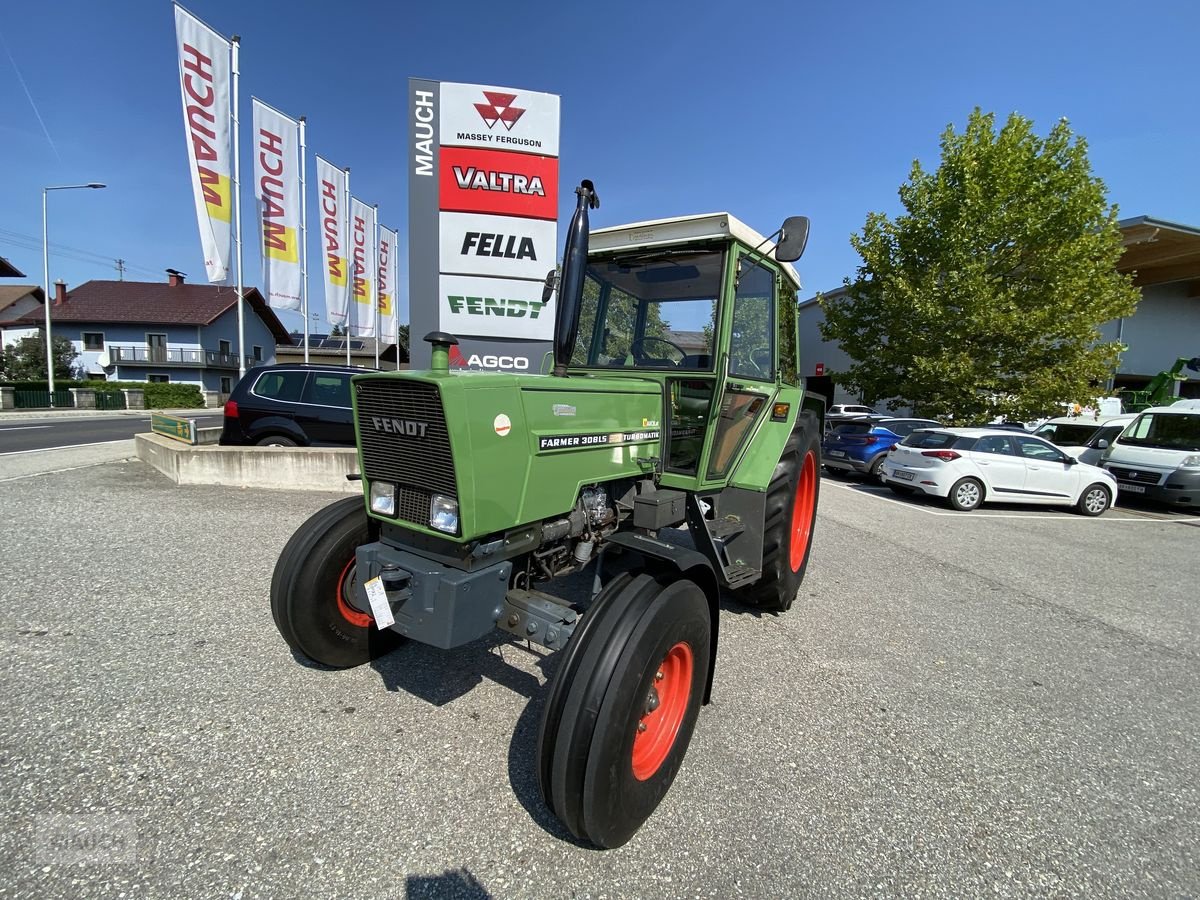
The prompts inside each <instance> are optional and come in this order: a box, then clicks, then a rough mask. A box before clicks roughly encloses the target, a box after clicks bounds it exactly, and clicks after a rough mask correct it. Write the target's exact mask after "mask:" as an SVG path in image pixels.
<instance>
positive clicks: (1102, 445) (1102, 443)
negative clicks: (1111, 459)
mask: <svg viewBox="0 0 1200 900" xmlns="http://www.w3.org/2000/svg"><path fill="white" fill-rule="evenodd" d="M1096 449H1097V450H1107V449H1108V441H1106V440H1099V441H1097V442H1096Z"/></svg>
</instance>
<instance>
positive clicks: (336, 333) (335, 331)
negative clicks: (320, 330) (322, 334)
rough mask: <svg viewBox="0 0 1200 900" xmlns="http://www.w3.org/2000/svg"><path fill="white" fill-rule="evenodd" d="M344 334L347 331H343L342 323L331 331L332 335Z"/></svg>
mask: <svg viewBox="0 0 1200 900" xmlns="http://www.w3.org/2000/svg"><path fill="white" fill-rule="evenodd" d="M343 334H345V332H344V331H342V326H341V325H334V326H333V330H332V331H330V332H329V336H330V337H341V336H342V335H343Z"/></svg>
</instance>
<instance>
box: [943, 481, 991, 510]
mask: <svg viewBox="0 0 1200 900" xmlns="http://www.w3.org/2000/svg"><path fill="white" fill-rule="evenodd" d="M946 502H947V503H949V504H950V506H951V507H953V508H954V509H957V510H958V511H960V512H970V511H971V510H973V509H978V508H979V504H981V503H982V502H983V483H982V482H980V481H979V479H977V478H960V479H959V480H958V481H956V482H954V487H952V488H950V493H949V494H948V495H947V497H946Z"/></svg>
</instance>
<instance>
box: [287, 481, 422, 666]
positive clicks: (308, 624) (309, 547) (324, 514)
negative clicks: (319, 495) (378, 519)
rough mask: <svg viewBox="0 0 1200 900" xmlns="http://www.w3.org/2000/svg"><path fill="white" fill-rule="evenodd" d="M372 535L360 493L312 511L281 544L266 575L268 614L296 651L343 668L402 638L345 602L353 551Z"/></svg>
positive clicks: (350, 589)
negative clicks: (268, 581)
mask: <svg viewBox="0 0 1200 900" xmlns="http://www.w3.org/2000/svg"><path fill="white" fill-rule="evenodd" d="M373 539H374V538H373V535H372V534H371V524H370V520H369V519H368V518H367V513H366V510H365V509H364V508H363V499H362V497H347V498H346V499H345V500H339V501H338V502H337V503H334V504H332V505H331V506H327V507H325V508H324V509H322V510H320V511H319V512H317V513H316V514H315V515H313V516H312V517H311V518H309V519H308V521H306V522H305V523H304V524H303V525H301V526H300V527H299V528H298V529H297V530H296V533H295V534H293V535H292V538H291V540H289V541H288V542H287V545H286V546H285V547H284V548H283V552H282V553H281V554H280V555H279V561H278V562H277V563H276V564H275V574H274V576H273V577H272V579H271V615H272V616H273V617H274V619H275V627H276V628H278V629H279V633H280V634H281V635H283V639H284V640H285V641H287V644H288V646H289V647H291V648H292V649H293V650H295V651H296V652H297V653H302V654H304V655H305V656H307V657H308V658H309V659H312V660H315V661H316V662H319V663H322V664H323V665H326V666H332V667H333V668H337V669H345V668H349V667H351V666H358V665H362V664H363V663H365V662H370V661H371V660H372V659H376V658H377V657H380V656H382V655H384V654H385V653H388V652H390V651H392V650H394V649H395V648H396V646H397V645H398V644H400V642H401V641H402V640H403V638H402V637H401V636H400V635H398V634H396V633H395V632H394V631H387V630H385V631H380V630H379V629H378V628H376V627H375V622H374V620H373V619H372V618H371V616H370V615H369V614H367V613H364V612H361V611H360V610H358V609H356V608H355V607H354V605H353V603H352V602H351V598H353V596H354V591H355V586H356V584H357V579H356V578H355V551H356V550H357V549H358V547H359V546H360V545H361V544H366V543H370V542H371V541H372V540H373Z"/></svg>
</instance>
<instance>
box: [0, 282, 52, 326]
mask: <svg viewBox="0 0 1200 900" xmlns="http://www.w3.org/2000/svg"><path fill="white" fill-rule="evenodd" d="M30 294H33V297H34V299H35V300H37V301H38V302H39V303H40V302H41V301H42V297H43V292H42V289H41V288H40V287H38V286H37V285H36V284H0V323H3V324H5V325H15V324H18V320H19V319H20V318H21V317H20V316H16V317H14V314H15V313H16V310H13V309H9V307H10V306H12V305H13V304H14V303H16V302H17V301H18V300H20V299H21V298H22V297H27V296H29V295H30ZM38 315H41V313H38Z"/></svg>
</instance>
